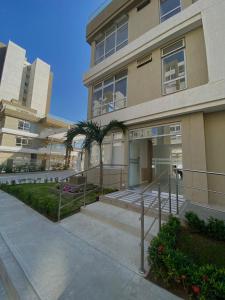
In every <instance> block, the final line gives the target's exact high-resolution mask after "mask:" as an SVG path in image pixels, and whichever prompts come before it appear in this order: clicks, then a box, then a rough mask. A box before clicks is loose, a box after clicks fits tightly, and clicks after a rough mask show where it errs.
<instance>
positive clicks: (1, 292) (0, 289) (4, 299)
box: [0, 278, 8, 300]
mask: <svg viewBox="0 0 225 300" xmlns="http://www.w3.org/2000/svg"><path fill="white" fill-rule="evenodd" d="M0 299H1V300H8V297H7V295H6V292H5V289H4V287H3V285H2V281H1V278H0Z"/></svg>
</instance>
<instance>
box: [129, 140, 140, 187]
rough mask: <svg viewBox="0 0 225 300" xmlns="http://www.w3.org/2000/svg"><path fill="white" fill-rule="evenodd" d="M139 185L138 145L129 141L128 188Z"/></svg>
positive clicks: (137, 142) (136, 142)
mask: <svg viewBox="0 0 225 300" xmlns="http://www.w3.org/2000/svg"><path fill="white" fill-rule="evenodd" d="M139 184H140V144H139V141H131V142H130V144H129V186H130V187H132V186H137V185H139Z"/></svg>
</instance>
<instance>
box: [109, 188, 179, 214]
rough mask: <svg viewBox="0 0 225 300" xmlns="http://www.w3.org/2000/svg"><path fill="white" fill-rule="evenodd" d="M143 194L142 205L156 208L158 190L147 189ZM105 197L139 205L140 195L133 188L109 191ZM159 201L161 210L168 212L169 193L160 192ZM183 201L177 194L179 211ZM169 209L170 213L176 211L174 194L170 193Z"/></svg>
mask: <svg viewBox="0 0 225 300" xmlns="http://www.w3.org/2000/svg"><path fill="white" fill-rule="evenodd" d="M143 196H144V206H145V207H146V208H148V207H150V206H151V207H152V208H153V209H155V210H158V192H157V191H151V192H149V191H147V192H146V193H144V194H143ZM106 198H110V199H116V200H117V201H118V200H119V201H122V202H125V203H128V204H132V205H134V206H140V205H141V195H140V193H138V192H136V191H134V190H124V191H118V192H114V193H110V194H108V195H107V196H106ZM161 201H162V211H163V212H165V213H169V194H168V193H165V192H162V193H161ZM184 203H185V199H184V197H183V196H182V195H179V196H178V204H179V207H178V208H179V211H180V210H181V209H182V207H183V205H184ZM171 211H172V214H176V212H177V200H176V195H175V194H171Z"/></svg>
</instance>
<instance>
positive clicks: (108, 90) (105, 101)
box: [92, 71, 127, 117]
mask: <svg viewBox="0 0 225 300" xmlns="http://www.w3.org/2000/svg"><path fill="white" fill-rule="evenodd" d="M92 104H93V109H92V112H93V116H94V117H97V116H100V115H102V114H105V113H109V112H112V111H114V110H118V109H122V108H124V107H126V105H127V71H126V72H122V73H120V74H118V75H116V76H113V77H111V78H109V79H107V80H105V81H103V82H102V83H100V84H98V85H96V86H95V87H94V90H93V100H92Z"/></svg>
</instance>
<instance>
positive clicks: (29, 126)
mask: <svg viewBox="0 0 225 300" xmlns="http://www.w3.org/2000/svg"><path fill="white" fill-rule="evenodd" d="M20 122H22V123H23V125H22V126H21V128H20ZM26 125H28V126H26ZM30 128H31V124H30V122H29V121H26V120H18V126H17V129H19V130H23V131H28V132H30Z"/></svg>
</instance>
